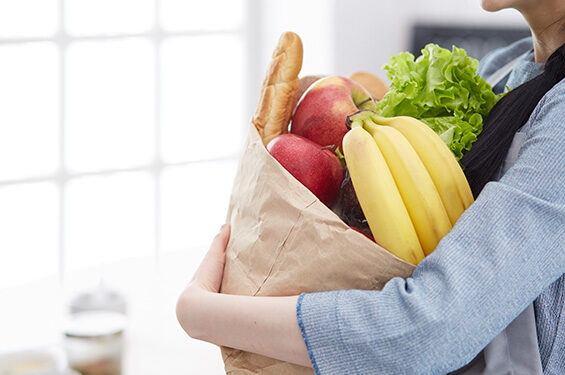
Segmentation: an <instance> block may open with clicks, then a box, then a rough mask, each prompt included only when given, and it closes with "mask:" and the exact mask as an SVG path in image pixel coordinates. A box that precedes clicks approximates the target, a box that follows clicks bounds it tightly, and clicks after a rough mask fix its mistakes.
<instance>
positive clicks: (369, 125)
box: [363, 118, 379, 135]
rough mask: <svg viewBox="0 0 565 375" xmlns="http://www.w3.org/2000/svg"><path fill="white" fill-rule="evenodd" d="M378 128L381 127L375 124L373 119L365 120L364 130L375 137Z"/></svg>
mask: <svg viewBox="0 0 565 375" xmlns="http://www.w3.org/2000/svg"><path fill="white" fill-rule="evenodd" d="M377 126H379V125H378V124H377V123H375V122H374V121H373V119H372V118H368V119H365V121H364V122H363V128H364V129H365V130H366V131H368V132H369V133H370V134H371V135H373V133H374V132H375V130H376V127H377Z"/></svg>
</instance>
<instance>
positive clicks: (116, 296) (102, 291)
mask: <svg viewBox="0 0 565 375" xmlns="http://www.w3.org/2000/svg"><path fill="white" fill-rule="evenodd" d="M69 309H70V313H71V314H75V313H80V312H84V311H95V310H96V311H113V312H117V313H121V314H124V315H125V314H126V299H125V297H124V295H123V294H121V293H119V292H117V291H115V290H112V289H110V288H109V287H108V285H106V283H105V282H104V280H103V279H102V280H100V283H99V284H98V286H97V287H96V288H94V289H92V290H87V291H85V292H82V293H78V294H77V295H76V296H74V297H73V298H72V299H71V301H70V302H69Z"/></svg>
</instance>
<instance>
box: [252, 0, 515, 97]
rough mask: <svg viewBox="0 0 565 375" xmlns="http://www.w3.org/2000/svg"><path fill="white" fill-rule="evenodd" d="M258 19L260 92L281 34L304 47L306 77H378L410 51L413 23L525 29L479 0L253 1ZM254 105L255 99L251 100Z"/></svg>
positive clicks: (509, 14)
mask: <svg viewBox="0 0 565 375" xmlns="http://www.w3.org/2000/svg"><path fill="white" fill-rule="evenodd" d="M250 1H251V4H252V7H254V8H255V9H256V12H257V13H256V15H257V17H258V26H257V32H258V34H259V35H257V37H256V42H257V43H258V46H257V47H258V48H257V52H256V53H257V55H256V59H257V64H256V65H255V68H254V70H255V71H256V73H257V76H258V77H260V78H257V79H255V80H254V82H253V83H252V87H251V92H252V93H253V92H256V94H255V95H256V96H258V90H259V88H260V83H261V80H262V77H263V74H264V71H265V67H266V66H267V64H268V62H269V59H270V56H271V52H272V50H273V48H274V47H275V45H276V43H277V40H278V37H279V35H280V33H282V32H283V31H285V30H292V31H295V32H297V33H298V34H299V35H300V36H301V37H302V39H303V43H304V65H303V69H302V75H306V74H341V75H349V74H350V73H352V72H354V71H356V70H369V71H373V72H377V73H379V72H380V75H382V76H384V74H383V73H382V71H381V66H382V65H383V64H384V63H385V62H386V61H388V59H389V57H390V54H391V53H398V52H401V51H404V50H407V49H409V47H410V27H411V26H412V24H413V23H415V22H417V23H426V24H430V23H433V24H445V25H460V24H465V25H479V26H480V25H485V26H491V27H492V26H495V27H497V26H498V27H504V26H508V27H510V26H512V27H516V26H525V23H524V21H523V20H522V18H521V16H520V15H519V14H518V13H517V12H516V11H513V10H505V11H502V12H498V13H487V12H485V11H483V10H482V9H481V7H480V1H479V0H425V1H424V0H250ZM251 102H253V103H254V102H256V97H255V98H254V99H253V100H252V101H251Z"/></svg>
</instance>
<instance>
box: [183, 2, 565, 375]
mask: <svg viewBox="0 0 565 375" xmlns="http://www.w3.org/2000/svg"><path fill="white" fill-rule="evenodd" d="M483 8H484V9H486V10H488V11H497V10H500V9H503V8H515V9H517V10H518V11H520V12H521V13H522V15H523V16H524V18H525V19H526V21H527V22H528V24H529V26H530V28H531V31H532V38H531V39H528V40H524V41H520V42H518V43H517V44H514V45H512V46H510V47H508V48H506V49H504V50H501V51H498V52H496V53H494V54H492V55H490V56H489V57H488V58H487V59H485V60H484V61H483V63H482V64H481V74H482V75H483V76H485V77H486V76H488V75H490V74H492V73H493V72H495V71H497V70H499V69H500V68H501V67H503V66H505V65H507V63H508V62H510V61H512V60H516V59H517V58H519V57H520V56H521V55H522V54H524V53H525V55H524V56H523V57H521V58H519V59H518V60H519V61H518V64H517V65H516V67H515V68H514V70H513V71H512V73H511V74H510V76H509V77H506V78H505V80H503V81H502V83H500V84H498V85H497V88H498V89H501V88H503V87H504V86H505V85H508V86H509V87H511V88H512V89H514V88H516V90H512V92H511V93H512V95H511V94H508V95H507V96H506V97H505V98H504V99H503V100H501V102H499V104H498V105H497V106H496V107H495V109H493V113H491V115H490V116H489V119H488V120H487V123H486V124H485V130H484V131H483V133H482V134H481V136H480V137H479V140H478V141H477V142H476V144H475V145H474V146H473V148H472V150H471V151H469V153H468V154H467V155H465V158H464V159H463V163H464V164H465V166H466V174H467V176H468V179H469V181H470V184H471V186H472V188H473V191H474V192H475V193H478V192H479V191H481V190H482V191H481V194H480V195H479V196H478V198H477V200H476V201H475V203H474V204H473V205H472V206H471V207H470V208H469V209H468V210H467V211H466V212H465V213H464V215H463V216H462V217H461V218H460V220H459V221H458V222H457V224H456V225H455V226H454V228H453V230H452V231H451V232H450V233H449V234H448V235H447V236H446V237H445V238H444V239H443V240H442V241H441V242H440V244H439V245H438V247H437V249H436V250H435V251H434V253H433V254H431V255H430V256H428V257H427V258H426V259H424V260H423V261H422V262H421V263H420V264H419V265H418V267H417V268H416V270H415V271H414V273H413V275H412V277H411V278H409V279H407V280H404V279H400V278H395V279H393V280H391V281H390V282H389V283H387V285H386V286H385V287H384V289H383V290H382V291H360V290H349V291H336V292H326V293H311V294H302V295H300V296H291V297H247V296H232V295H221V294H218V293H217V292H218V289H219V286H220V284H221V280H222V272H223V264H224V251H225V247H226V244H227V241H228V238H229V228H228V227H227V226H223V227H222V229H221V230H220V233H219V234H218V235H217V236H216V238H215V239H214V241H213V243H212V245H211V248H210V251H209V252H208V254H207V256H206V257H205V259H204V261H203V262H202V264H201V266H200V268H199V269H198V271H197V272H196V274H195V275H194V278H193V280H192V281H191V283H190V285H189V286H188V287H187V289H186V290H185V291H184V292H183V294H182V296H181V298H180V299H179V303H178V306H177V315H178V318H179V321H180V323H181V325H182V326H183V328H184V329H185V330H186V332H187V333H188V334H189V335H190V336H192V337H194V338H198V339H201V340H205V341H209V342H212V343H214V344H217V345H224V346H228V347H232V348H237V349H242V350H245V351H251V352H255V353H258V354H262V355H265V356H269V357H273V358H276V359H280V360H283V361H287V362H292V363H296V364H300V365H304V366H312V367H314V369H315V371H316V373H319V374H346V373H355V374H374V373H382V374H442V373H446V372H449V371H454V370H456V369H458V368H461V367H462V366H465V365H466V364H467V363H469V362H470V361H471V360H472V359H473V358H474V357H475V356H476V355H477V353H479V352H481V350H482V349H483V348H484V347H485V346H487V344H489V343H491V342H492V341H493V339H495V337H497V335H498V334H499V333H500V332H502V331H503V330H504V329H505V328H507V329H508V328H510V326H511V325H512V324H514V322H513V320H514V319H516V318H517V317H521V316H522V315H524V314H526V313H527V312H528V308H529V307H528V306H531V304H532V302H534V307H535V331H536V332H537V340H535V341H537V344H538V345H539V355H538V358H537V359H536V358H533V359H532V361H539V362H540V364H539V368H540V370H539V371H540V372H541V371H543V374H546V375H549V374H563V373H565V318H564V319H561V317H564V316H565V311H564V299H565V297H564V290H565V276H564V273H565V158H563V156H562V155H561V151H562V150H564V149H565V81H564V80H562V78H563V71H564V70H565V47H562V46H563V45H564V43H565V1H562V0H483ZM532 48H533V52H532V53H528V51H529V50H531V49H532ZM550 57H551V58H550ZM546 62H547V64H545V63H546ZM544 68H545V71H544ZM526 81H528V83H526V84H524V82H526ZM524 93H525V95H524ZM530 93H531V95H530ZM530 96H531V97H530ZM524 98H527V100H525V99H524ZM503 101H504V102H503ZM497 119H498V120H499V121H496V120H497ZM503 125H504V126H503ZM522 125H523V127H522ZM520 127H522V129H521V130H520V133H521V134H522V135H523V137H522V138H523V144H522V146H521V147H518V148H519V149H520V152H519V155H518V156H517V160H516V162H515V163H514V166H513V167H512V168H510V169H509V170H508V171H507V172H506V173H504V175H503V176H502V178H501V179H500V180H499V181H495V180H497V179H498V175H499V174H500V173H498V172H499V171H500V169H503V170H506V169H507V168H505V167H504V157H505V155H506V154H507V153H508V150H509V149H510V150H511V152H510V153H512V149H516V147H511V143H512V142H515V140H516V137H514V133H516V131H517V130H519V128H520ZM514 146H516V145H514ZM510 153H508V154H510ZM487 181H494V182H491V183H489V184H486V186H485V183H486V182H487ZM483 187H484V189H483ZM531 311H533V309H532V310H531ZM532 317H533V315H532ZM516 320H518V319H516ZM526 320H527V319H526ZM511 323H512V324H511ZM509 325H510V326H509ZM532 371H533V370H532ZM498 373H499V374H500V373H501V372H498ZM524 373H527V372H524Z"/></svg>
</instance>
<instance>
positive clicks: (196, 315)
mask: <svg viewBox="0 0 565 375" xmlns="http://www.w3.org/2000/svg"><path fill="white" fill-rule="evenodd" d="M229 239H230V226H229V225H228V224H224V225H222V227H221V228H220V232H219V233H218V234H216V237H214V240H213V241H212V244H211V245H210V249H209V250H208V252H207V253H206V255H205V256H204V259H203V260H202V263H200V266H199V267H198V269H197V270H196V272H195V273H194V276H193V277H192V280H191V281H190V283H189V284H188V286H187V287H186V289H185V290H184V291H183V292H182V294H181V296H180V298H179V300H178V302H177V318H178V320H179V323H180V324H181V326H182V328H183V329H184V330H185V331H186V333H188V335H189V336H190V337H192V338H197V339H203V337H202V333H201V332H200V328H202V325H201V319H202V317H203V316H204V315H203V314H205V313H206V312H205V311H203V310H204V309H203V306H205V303H204V302H205V300H206V299H207V297H208V296H209V295H210V294H215V293H218V292H219V291H220V286H221V285H222V278H223V276H224V265H225V259H226V257H225V252H226V247H227V245H228V241H229Z"/></svg>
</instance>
